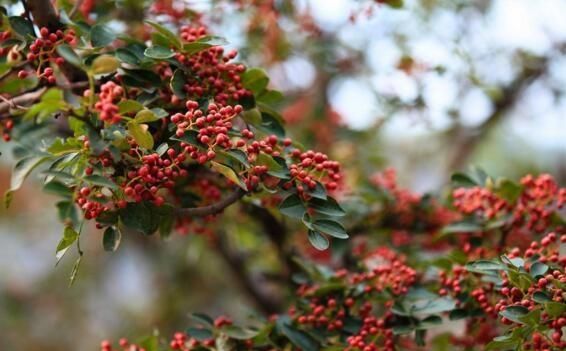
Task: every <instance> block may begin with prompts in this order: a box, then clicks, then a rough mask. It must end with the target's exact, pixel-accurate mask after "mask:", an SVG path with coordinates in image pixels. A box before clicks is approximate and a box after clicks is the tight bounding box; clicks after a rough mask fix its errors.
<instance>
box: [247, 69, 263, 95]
mask: <svg viewBox="0 0 566 351" xmlns="http://www.w3.org/2000/svg"><path fill="white" fill-rule="evenodd" d="M268 83H269V77H267V74H266V73H265V71H264V70H262V69H259V68H251V69H248V70H247V71H246V72H244V74H243V75H242V84H243V85H244V87H245V88H246V89H248V90H251V91H252V92H253V93H254V94H259V93H261V92H262V91H263V90H265V88H266V87H267V84H268Z"/></svg>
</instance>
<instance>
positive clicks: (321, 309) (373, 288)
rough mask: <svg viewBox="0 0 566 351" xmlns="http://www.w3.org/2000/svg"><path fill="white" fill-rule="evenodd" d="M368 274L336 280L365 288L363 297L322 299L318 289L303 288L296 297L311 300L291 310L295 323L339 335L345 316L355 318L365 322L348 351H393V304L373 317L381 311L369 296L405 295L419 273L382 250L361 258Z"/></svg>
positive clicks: (330, 295)
mask: <svg viewBox="0 0 566 351" xmlns="http://www.w3.org/2000/svg"><path fill="white" fill-rule="evenodd" d="M362 260H363V262H364V265H365V268H366V271H364V272H350V271H348V270H346V269H340V270H338V271H336V273H335V277H336V278H337V279H340V280H341V281H343V282H344V283H345V284H346V285H347V286H348V287H351V288H352V289H351V290H352V291H354V292H355V291H359V290H358V288H363V289H362V291H363V294H361V295H360V294H358V293H352V294H350V293H347V295H346V296H342V294H336V293H332V292H331V293H328V294H327V295H326V296H324V295H323V296H320V293H319V292H318V288H319V286H317V285H302V286H301V287H299V289H298V291H297V295H298V296H301V297H303V298H307V299H308V304H306V305H305V304H301V305H297V306H296V307H292V308H291V309H290V310H289V314H290V315H291V316H292V317H293V319H294V321H296V323H298V325H300V326H302V327H303V328H318V329H320V328H324V329H326V330H328V331H330V332H332V331H335V332H340V331H341V330H342V329H343V328H344V323H345V321H344V319H345V318H346V316H350V317H351V316H355V317H357V318H359V319H360V320H361V321H362V325H361V328H360V330H359V331H358V332H357V333H356V334H354V335H351V336H349V337H348V338H347V340H346V341H347V343H348V345H349V346H347V347H346V348H345V350H362V351H377V350H391V351H392V350H394V349H395V337H394V334H393V331H392V329H391V327H390V325H391V323H388V322H390V321H391V319H392V318H394V316H393V313H392V311H391V307H392V306H393V301H391V300H390V301H386V302H384V303H383V306H382V308H381V309H380V311H381V312H380V313H379V316H380V317H376V316H374V315H372V313H374V312H375V311H376V309H378V306H377V305H374V303H372V302H370V299H368V298H367V297H368V294H371V293H372V292H376V293H380V292H383V291H385V290H387V291H391V292H392V293H393V294H395V295H396V296H399V295H403V294H406V293H407V291H408V288H409V287H410V286H412V285H414V284H415V282H416V277H417V275H416V271H415V270H414V269H412V268H411V267H408V266H407V265H406V263H405V258H404V257H403V256H400V255H398V254H397V253H395V252H394V251H392V250H390V249H388V248H386V247H379V248H377V249H375V250H372V251H371V252H369V253H367V254H365V255H364V257H363V258H362Z"/></svg>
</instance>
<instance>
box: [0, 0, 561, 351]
mask: <svg viewBox="0 0 566 351" xmlns="http://www.w3.org/2000/svg"><path fill="white" fill-rule="evenodd" d="M2 2H3V1H0V3H2ZM239 2H244V3H245V2H246V1H239ZM253 2H254V3H256V6H244V7H243V8H242V7H240V6H239V5H238V4H236V3H238V2H237V1H207V0H195V1H186V2H185V4H186V5H188V6H189V7H191V8H195V9H199V10H203V11H205V13H207V14H208V15H207V16H206V20H207V21H208V22H209V23H211V28H212V31H213V32H215V33H216V34H218V35H222V36H224V37H226V38H227V39H228V41H229V42H230V45H229V46H231V47H234V48H238V49H239V50H240V55H239V57H238V59H239V60H241V61H243V62H245V63H246V64H249V65H254V66H260V67H263V68H265V69H266V70H267V71H268V72H269V74H270V76H271V77H272V80H271V85H272V87H273V88H276V89H279V90H281V91H283V92H284V93H285V95H286V99H285V102H284V104H282V106H281V109H282V111H283V115H284V117H285V119H286V120H287V125H288V127H289V130H290V134H292V135H293V136H294V137H295V138H296V139H298V140H301V141H303V142H304V144H305V145H306V146H312V147H316V148H318V149H322V150H324V151H326V152H328V153H329V154H331V155H332V156H333V157H334V158H336V159H338V160H340V161H341V162H342V163H343V165H344V168H345V169H346V172H347V175H348V182H349V184H350V187H351V188H352V189H355V184H356V183H357V182H358V181H359V180H360V179H362V178H364V177H367V176H368V175H370V174H372V173H373V172H376V171H378V170H380V169H383V168H385V167H389V166H391V167H395V168H396V169H397V170H398V174H399V178H400V180H401V183H402V184H403V185H405V186H407V187H409V188H412V189H414V190H416V191H420V192H433V193H442V192H443V190H444V189H445V186H446V185H447V182H448V180H449V176H450V174H451V173H452V172H453V171H454V170H458V169H465V168H466V167H468V166H469V165H471V164H475V165H479V166H481V167H482V168H484V169H485V170H486V171H487V172H488V173H490V174H492V175H496V176H506V177H510V178H518V177H520V176H521V175H523V174H525V173H527V172H532V173H541V172H549V173H552V174H553V175H554V176H555V177H556V178H557V179H558V181H559V182H560V183H561V184H565V183H566V97H565V95H564V93H565V91H564V89H565V87H566V55H565V52H566V21H565V20H564V15H565V14H566V0H543V1H531V0H493V1H487V0H485V1H482V0H475V1H458V0H446V1H443V0H407V1H405V4H404V6H403V7H402V8H401V9H393V8H391V7H389V6H384V5H379V4H376V2H375V1H354V0H330V1H329V0H296V1H290V0H282V1H253ZM98 3H100V4H98ZM152 3H153V2H149V1H146V2H145V3H144V2H143V1H133V0H132V1H127V0H126V1H117V2H114V1H100V2H98V1H97V6H108V7H109V8H113V6H118V10H119V11H120V12H121V13H130V12H131V13H139V11H137V12H136V11H130V10H131V9H130V7H132V8H135V9H138V10H139V9H140V8H141V7H145V8H151V4H152ZM262 3H265V4H264V5H262ZM116 4H117V5H116ZM5 5H8V6H9V8H10V10H11V11H15V13H17V12H18V11H19V10H18V6H20V5H19V4H17V3H13V2H8V1H7V0H6V4H5ZM273 6H275V7H276V8H277V9H278V11H277V13H275V12H273V11H272V10H271V9H272V8H273ZM148 11H151V10H148ZM162 19H163V20H166V21H167V18H165V17H164V18H162ZM129 20H131V19H128V18H125V17H122V18H121V19H120V20H115V21H114V22H112V23H111V25H112V26H113V27H114V28H115V29H116V30H117V31H121V30H130V29H131V27H130V26H129V25H128V21H129ZM1 151H2V156H1V157H0V190H1V191H2V192H3V191H4V190H5V189H7V187H8V184H9V179H10V168H11V166H12V162H11V158H10V145H9V144H8V145H6V144H2V145H1ZM37 177H38V176H37ZM54 199H55V197H52V196H50V195H48V194H44V193H42V192H41V187H40V185H39V182H34V180H33V177H32V178H31V179H30V181H28V182H27V183H26V185H25V187H24V188H23V189H22V190H20V191H19V192H18V193H17V194H16V195H15V200H14V203H13V205H12V206H11V208H10V209H9V210H4V209H2V210H1V212H0V350H24V351H25V350H44V351H48V350H94V349H96V346H97V345H98V343H99V342H100V340H101V339H103V338H114V339H116V338H118V337H119V336H126V337H133V336H134V335H139V334H140V333H151V332H152V331H153V330H154V329H155V328H159V330H160V331H161V332H162V333H163V334H170V333H171V332H173V331H174V330H176V329H179V328H181V329H182V328H184V327H185V326H186V324H187V320H188V318H187V316H188V313H189V312H192V311H199V312H208V313H210V314H212V315H218V314H222V313H225V314H228V315H231V316H235V317H236V319H240V320H242V319H245V317H246V315H248V314H249V313H252V312H253V305H252V304H251V302H250V300H249V299H248V298H247V296H246V294H245V293H244V292H243V290H242V289H241V286H240V284H239V281H238V279H237V278H235V277H233V276H232V274H230V267H228V266H227V265H226V263H225V262H224V261H223V260H222V257H220V256H219V255H218V254H217V252H216V251H214V250H211V249H210V246H209V245H208V239H207V238H206V237H205V236H199V235H183V236H182V235H173V236H172V237H171V238H170V239H169V240H167V241H162V240H159V238H157V237H156V238H152V239H150V240H148V239H147V238H141V236H139V235H136V234H131V235H126V236H125V237H124V238H123V242H122V245H121V247H120V250H119V252H118V253H114V254H110V253H106V252H104V251H103V250H102V246H101V233H98V232H97V231H95V230H92V228H90V229H89V230H88V232H87V233H86V234H87V235H83V236H82V237H83V242H82V246H83V249H84V251H85V252H86V256H85V257H84V259H83V261H82V264H81V269H80V273H79V277H78V279H77V281H76V283H75V284H74V285H73V286H72V287H68V278H69V273H70V271H71V269H72V266H73V264H74V259H73V257H71V256H72V255H69V257H65V259H63V261H62V262H61V263H60V264H59V265H58V266H57V267H55V265H54V264H55V257H54V251H55V250H54V248H55V246H56V244H57V242H58V240H59V238H60V235H61V231H62V226H61V224H60V223H58V222H57V221H56V218H57V216H56V213H55V208H54V206H53V201H54ZM238 220H239V219H238V217H237V216H236V215H234V214H231V213H230V211H229V212H228V213H227V214H226V216H225V217H223V225H225V226H226V227H230V226H232V225H233V224H234V223H237V222H238ZM240 227H241V226H238V228H240ZM244 228H245V226H244ZM240 231H241V232H240V233H237V234H238V237H237V241H238V243H237V244H238V245H240V246H241V247H244V248H250V250H249V252H248V253H249V255H253V260H252V262H256V263H257V265H258V267H260V266H264V267H265V266H269V264H270V262H271V261H270V257H269V255H270V254H271V253H269V252H268V251H261V250H259V252H258V250H255V251H254V250H252V249H251V248H253V247H255V246H257V245H259V246H260V247H261V244H262V243H257V242H256V241H257V240H259V239H257V237H256V236H254V235H253V230H250V232H247V231H246V229H243V230H242V229H240ZM254 260H255V261H254ZM250 269H251V270H254V269H255V268H254V267H250Z"/></svg>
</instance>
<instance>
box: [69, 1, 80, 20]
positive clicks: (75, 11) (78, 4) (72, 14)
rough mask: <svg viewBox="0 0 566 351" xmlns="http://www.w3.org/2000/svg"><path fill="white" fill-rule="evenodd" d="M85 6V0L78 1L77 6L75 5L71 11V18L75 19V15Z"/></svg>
mask: <svg viewBox="0 0 566 351" xmlns="http://www.w3.org/2000/svg"><path fill="white" fill-rule="evenodd" d="M82 4H83V0H76V1H75V4H74V5H73V8H72V9H71V11H70V12H69V18H73V17H74V16H75V14H76V13H77V11H79V9H80V8H81V6H82Z"/></svg>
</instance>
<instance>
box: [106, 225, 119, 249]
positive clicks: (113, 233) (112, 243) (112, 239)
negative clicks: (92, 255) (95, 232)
mask: <svg viewBox="0 0 566 351" xmlns="http://www.w3.org/2000/svg"><path fill="white" fill-rule="evenodd" d="M121 239H122V233H121V232H120V230H119V229H118V228H115V227H108V228H106V230H105V231H104V236H103V237H102V246H103V247H104V250H106V251H116V249H118V246H119V245H120V240H121Z"/></svg>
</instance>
